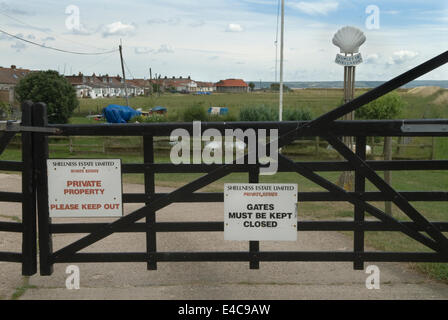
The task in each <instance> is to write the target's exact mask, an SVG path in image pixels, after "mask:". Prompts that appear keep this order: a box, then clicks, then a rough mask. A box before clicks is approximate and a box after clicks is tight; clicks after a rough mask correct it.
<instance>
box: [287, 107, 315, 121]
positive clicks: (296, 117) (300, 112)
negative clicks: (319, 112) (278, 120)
mask: <svg viewBox="0 0 448 320" xmlns="http://www.w3.org/2000/svg"><path fill="white" fill-rule="evenodd" d="M312 119H313V115H312V114H311V111H309V110H308V109H300V108H296V109H286V110H284V111H283V120H285V121H310V120H312Z"/></svg>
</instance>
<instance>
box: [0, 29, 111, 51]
mask: <svg viewBox="0 0 448 320" xmlns="http://www.w3.org/2000/svg"><path fill="white" fill-rule="evenodd" d="M0 32H1V33H3V34H6V35H8V36H10V37H12V38H15V39H17V40H20V41H24V42H27V43H30V44H33V45H35V46H38V47H41V48H44V49H50V50H54V51H59V52H63V53H70V54H78V55H90V56H93V55H102V54H109V53H113V52H118V49H115V50H110V51H106V52H76V51H69V50H64V49H59V48H55V47H50V46H46V45H43V44H40V43H37V42H34V41H31V40H27V39H23V38H21V37H19V36H16V35H13V34H11V33H9V32H6V31H4V30H2V29H0Z"/></svg>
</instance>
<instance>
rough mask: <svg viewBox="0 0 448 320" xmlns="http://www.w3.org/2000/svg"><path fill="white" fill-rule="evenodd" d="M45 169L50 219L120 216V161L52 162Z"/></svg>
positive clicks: (49, 161) (68, 160) (56, 160)
mask: <svg viewBox="0 0 448 320" xmlns="http://www.w3.org/2000/svg"><path fill="white" fill-rule="evenodd" d="M47 169H48V207H49V210H50V217H52V218H57V217H63V218H93V217H121V216H122V215H123V203H122V185H121V160H119V159H118V160H114V159H103V160H98V159H85V160H80V159H76V160H72V159H61V160H58V159H51V160H47Z"/></svg>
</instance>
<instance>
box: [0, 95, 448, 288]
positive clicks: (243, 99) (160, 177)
mask: <svg viewBox="0 0 448 320" xmlns="http://www.w3.org/2000/svg"><path fill="white" fill-rule="evenodd" d="M363 92H365V90H359V91H357V95H359V94H362V93H363ZM399 94H400V95H401V96H402V97H403V99H404V100H405V101H406V103H407V106H406V108H405V109H404V111H403V114H402V115H401V117H400V118H406V119H412V118H413V119H421V118H448V105H447V104H440V103H436V102H435V100H436V98H437V96H438V94H433V95H429V96H419V95H415V94H410V93H408V92H406V91H399ZM341 98H342V91H341V90H298V91H294V92H292V93H288V94H286V95H285V108H292V107H301V108H308V109H309V110H311V112H312V114H313V116H314V117H317V116H319V115H321V114H323V113H325V112H327V111H329V110H331V109H334V108H335V107H337V106H338V105H339V104H340V102H341ZM277 99H278V95H277V94H275V93H250V94H214V95H211V96H190V95H181V94H166V95H162V96H160V97H153V98H150V97H137V98H132V99H131V103H130V104H131V106H132V107H134V108H143V110H148V109H149V108H151V107H153V106H156V105H162V106H165V107H167V108H168V112H169V113H173V114H179V113H180V112H182V108H185V107H188V106H191V105H195V104H202V105H203V106H204V107H209V106H225V107H228V108H229V110H230V113H232V114H235V115H237V114H238V113H239V110H240V109H241V108H242V107H245V106H262V105H263V106H267V107H276V106H277ZM111 103H116V104H124V99H97V100H89V99H86V100H82V101H81V104H80V108H79V110H77V111H76V113H75V115H74V117H73V118H72V119H71V123H76V124H86V123H96V122H95V121H94V120H90V119H87V118H86V117H85V115H87V114H96V113H97V112H101V110H102V108H104V107H106V106H107V105H108V104H111ZM173 118H175V117H173ZM102 140H103V139H102V138H96V140H94V141H93V142H90V143H101V142H102ZM415 141H416V142H419V143H428V141H429V140H428V138H426V139H424V138H420V139H416V140H415ZM435 144H436V148H435V158H436V159H440V160H442V159H444V160H446V159H448V138H436V139H435ZM50 151H51V157H52V158H80V157H82V158H121V159H122V160H123V162H124V163H141V162H142V161H143V159H142V156H141V155H140V154H138V153H136V154H130V153H111V154H104V153H101V152H98V153H89V154H83V153H70V152H68V150H67V148H66V147H59V146H57V145H55V146H53V147H51V148H50ZM423 152H424V150H423V149H418V148H415V149H409V150H407V151H406V152H405V156H406V157H410V158H413V157H418V156H420V155H421V154H422V153H423ZM425 152H426V151H425ZM20 156H21V155H20V152H19V150H17V149H14V148H8V149H7V151H6V152H5V153H4V154H3V155H1V156H0V160H19V159H20ZM332 157H334V158H335V156H334V155H329V154H328V153H326V152H322V154H321V155H320V157H319V158H317V157H313V156H312V155H311V156H310V155H296V156H293V158H294V159H295V160H298V161H300V160H306V161H312V160H328V159H331V158H332ZM156 162H160V163H169V162H170V160H169V157H168V153H167V151H164V152H163V151H158V152H157V154H156ZM378 174H380V175H382V172H379V173H378ZM339 175H340V173H336V172H330V173H322V176H323V177H325V178H327V179H329V180H330V181H332V182H336V181H337V179H338V177H339ZM199 176H200V175H198V174H157V175H156V184H157V186H167V187H173V188H175V187H179V186H182V185H184V184H186V183H188V182H190V181H192V180H193V179H195V178H197V177H199ZM260 180H261V181H260V182H272V183H297V184H298V185H299V189H300V191H304V192H306V191H320V190H322V189H321V188H320V187H319V186H317V185H315V184H313V183H311V182H310V181H308V180H306V179H305V178H303V177H301V176H299V175H297V174H289V173H278V174H276V175H275V176H264V177H261V179H260ZM124 181H125V182H128V183H143V175H137V174H132V175H131V174H129V175H125V176H124ZM247 181H248V174H243V173H235V174H231V175H229V176H227V177H225V178H223V179H221V180H219V181H217V182H215V183H212V184H211V185H209V186H208V187H206V188H204V190H207V191H221V190H222V188H223V183H227V182H247ZM392 185H393V187H394V188H396V189H397V190H399V191H447V190H448V172H446V171H445V172H442V171H424V172H423V171H400V172H393V174H392ZM367 189H368V190H375V188H374V187H373V186H372V185H371V184H368V186H367ZM373 204H374V205H375V206H378V207H379V208H381V209H384V203H373ZM412 204H413V205H414V206H415V207H416V208H417V209H418V210H419V211H420V212H422V214H424V216H425V217H426V218H427V219H429V220H431V221H448V210H447V209H448V203H447V202H416V203H412ZM394 216H395V217H396V218H399V219H401V220H409V219H408V218H407V217H406V216H405V215H404V214H403V213H401V212H400V211H399V210H398V209H397V208H394ZM352 217H353V206H352V205H350V204H348V203H341V202H335V203H327V202H326V203H300V210H299V219H302V220H304V219H316V220H317V219H328V220H330V219H348V218H352ZM366 243H367V244H368V245H369V246H372V247H375V248H377V249H380V250H385V251H395V250H397V251H398V250H402V251H425V250H427V249H426V248H423V247H422V246H421V245H420V244H418V243H416V242H415V241H413V240H411V239H410V238H408V237H406V236H404V235H402V234H401V233H397V232H388V233H385V232H368V233H367V234H366ZM414 266H415V268H416V269H418V270H420V271H422V272H425V273H427V274H430V275H431V276H432V277H434V278H437V279H441V280H444V281H448V264H441V263H431V264H415V265H414Z"/></svg>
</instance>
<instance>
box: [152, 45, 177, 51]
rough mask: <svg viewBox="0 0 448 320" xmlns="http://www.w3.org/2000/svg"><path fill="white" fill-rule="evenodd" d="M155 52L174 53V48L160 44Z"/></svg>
mask: <svg viewBox="0 0 448 320" xmlns="http://www.w3.org/2000/svg"><path fill="white" fill-rule="evenodd" d="M156 53H174V50H173V49H172V48H171V47H170V46H169V45H167V44H162V45H161V46H160V48H159V49H158V50H157V51H156Z"/></svg>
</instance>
